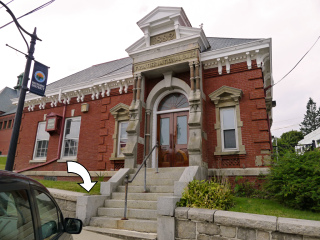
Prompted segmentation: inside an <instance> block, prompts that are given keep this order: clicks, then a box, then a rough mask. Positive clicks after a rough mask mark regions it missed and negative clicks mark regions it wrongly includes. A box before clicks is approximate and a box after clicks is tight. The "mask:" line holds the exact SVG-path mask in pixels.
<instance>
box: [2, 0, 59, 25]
mask: <svg viewBox="0 0 320 240" xmlns="http://www.w3.org/2000/svg"><path fill="white" fill-rule="evenodd" d="M12 1H13V0H12ZM54 1H55V0H51V1H49V2H47V3H45V4H43V5H41V6H40V7H37V8H35V9H33V10H32V11H30V12H28V13H26V14H24V15H22V16H20V17H18V18H17V20H18V19H20V18H23V17H25V16H28V15H29V14H31V13H34V12H37V11H39V10H41V9H42V8H45V7H47V6H49V5H50V4H51V3H53V2H54ZM11 23H13V21H11V22H9V23H7V24H5V25H3V26H2V27H0V29H2V28H4V27H6V26H8V25H9V24H11Z"/></svg>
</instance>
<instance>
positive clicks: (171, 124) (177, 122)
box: [156, 92, 189, 167]
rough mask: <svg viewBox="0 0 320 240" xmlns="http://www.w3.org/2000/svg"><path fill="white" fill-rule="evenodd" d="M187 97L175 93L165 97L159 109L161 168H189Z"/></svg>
mask: <svg viewBox="0 0 320 240" xmlns="http://www.w3.org/2000/svg"><path fill="white" fill-rule="evenodd" d="M188 115H189V102H188V99H187V97H186V96H185V95H184V94H182V93H180V92H174V93H170V94H168V95H166V96H164V97H163V98H162V99H161V100H160V102H159V105H158V107H157V111H156V116H157V141H158V143H159V151H158V163H159V167H183V166H189V156H188V149H187V147H188V138H189V136H188V134H189V129H188Z"/></svg>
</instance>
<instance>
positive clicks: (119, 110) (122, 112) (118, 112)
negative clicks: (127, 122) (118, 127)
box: [110, 103, 129, 118]
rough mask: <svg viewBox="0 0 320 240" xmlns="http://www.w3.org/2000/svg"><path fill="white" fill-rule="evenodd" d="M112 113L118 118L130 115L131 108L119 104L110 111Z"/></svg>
mask: <svg viewBox="0 0 320 240" xmlns="http://www.w3.org/2000/svg"><path fill="white" fill-rule="evenodd" d="M110 113H111V114H112V115H113V116H114V117H116V118H118V117H119V116H126V115H129V106H128V105H126V104H124V103H118V104H117V105H116V106H114V107H113V108H111V109H110Z"/></svg>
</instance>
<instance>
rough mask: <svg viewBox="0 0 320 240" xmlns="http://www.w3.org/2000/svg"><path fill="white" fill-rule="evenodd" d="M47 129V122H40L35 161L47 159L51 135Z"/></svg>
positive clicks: (34, 155)
mask: <svg viewBox="0 0 320 240" xmlns="http://www.w3.org/2000/svg"><path fill="white" fill-rule="evenodd" d="M45 128H46V122H39V124H38V131H37V136H36V145H35V149H34V154H33V159H45V158H46V157H47V151H48V143H49V137H50V135H49V133H47V132H46V130H45Z"/></svg>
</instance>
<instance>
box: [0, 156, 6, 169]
mask: <svg viewBox="0 0 320 240" xmlns="http://www.w3.org/2000/svg"><path fill="white" fill-rule="evenodd" d="M6 161H7V157H0V170H4V169H5V167H6Z"/></svg>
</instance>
